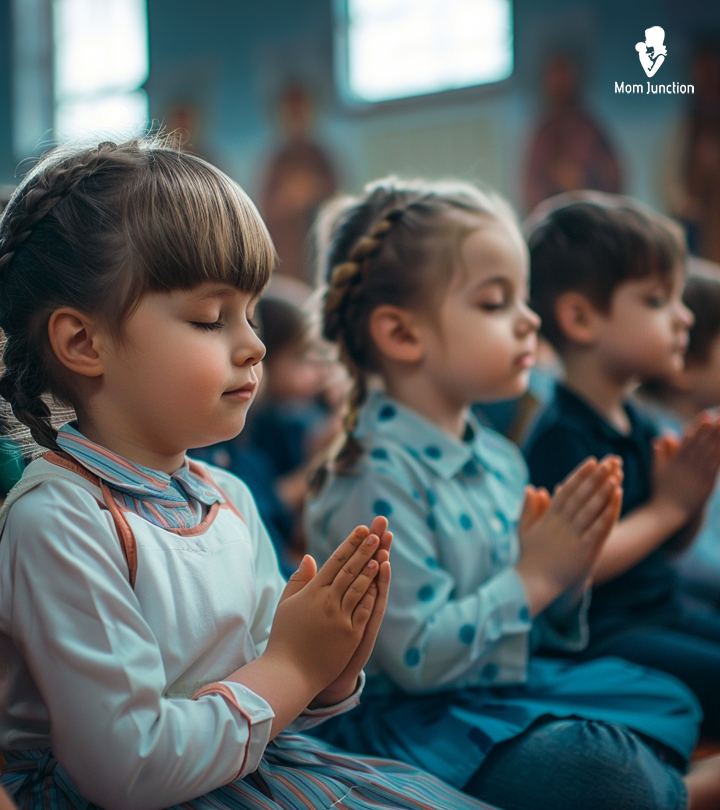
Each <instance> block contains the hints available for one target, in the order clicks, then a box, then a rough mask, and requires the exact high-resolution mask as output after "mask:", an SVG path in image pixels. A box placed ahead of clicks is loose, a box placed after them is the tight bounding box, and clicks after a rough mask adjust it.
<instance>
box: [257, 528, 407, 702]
mask: <svg viewBox="0 0 720 810" xmlns="http://www.w3.org/2000/svg"><path fill="white" fill-rule="evenodd" d="M386 529H387V520H386V519H385V518H376V519H375V521H373V524H372V529H370V530H369V529H368V528H367V527H365V526H359V527H357V528H356V529H355V530H354V531H353V532H352V534H351V535H350V536H349V537H348V538H347V539H346V540H345V542H344V543H342V545H340V546H339V547H338V549H337V551H336V552H335V553H334V554H333V556H332V557H331V558H330V559H329V560H328V561H327V562H326V563H325V565H324V566H323V567H322V568H321V569H320V570H319V571H317V572H316V568H315V561H314V560H313V558H312V557H309V556H306V557H305V558H304V559H303V561H302V563H301V564H300V567H299V568H298V570H297V571H296V572H295V574H293V576H292V577H291V578H290V581H289V582H288V584H287V587H286V588H285V591H284V592H283V595H282V597H281V598H280V602H279V604H278V607H277V610H276V613H275V618H274V621H273V626H272V630H271V633H270V638H269V639H268V645H267V649H266V652H265V655H267V656H271V657H273V658H277V659H278V660H280V661H284V662H285V663H286V664H287V666H288V667H289V668H290V669H291V670H297V671H298V673H299V674H301V676H302V677H304V678H305V679H306V681H307V683H308V684H309V686H310V690H311V692H312V693H313V694H314V695H318V694H319V693H321V692H323V691H324V690H326V689H327V688H328V687H330V686H331V685H334V689H333V691H334V692H335V693H336V694H337V695H338V696H339V699H340V700H341V699H343V698H344V697H347V696H348V694H349V693H351V692H352V691H353V689H354V688H355V683H356V682H357V677H358V675H359V673H360V670H361V669H362V666H363V665H364V664H365V662H366V660H367V657H368V656H369V655H370V652H371V650H372V646H373V643H374V639H375V636H376V635H377V630H378V629H379V626H380V622H381V621H382V616H383V613H384V610H385V604H386V602H387V591H388V586H389V581H390V563H389V562H388V552H389V546H390V542H391V540H392V535H391V534H390V532H387V531H386ZM381 572H382V575H381V576H380V574H381ZM376 580H377V583H379V585H378V584H377V583H376ZM376 607H377V610H376ZM371 619H372V622H371ZM368 625H370V627H368ZM368 629H369V630H370V632H369V633H366V631H367V630H368ZM361 647H362V650H361V652H363V653H365V655H364V659H363V660H362V661H359V659H361V658H362V657H363V656H362V655H358V652H359V650H360V648H361ZM351 661H352V662H353V664H354V665H355V666H353V667H351V666H350V664H351ZM358 663H359V666H358ZM350 669H354V670H356V671H354V672H349V670H350ZM342 676H345V679H344V682H345V683H347V684H349V685H350V689H349V690H347V691H346V693H345V694H344V695H340V689H339V688H338V687H341V686H342V682H343V678H342ZM338 681H341V683H337V682H338ZM350 681H351V682H352V683H350Z"/></svg>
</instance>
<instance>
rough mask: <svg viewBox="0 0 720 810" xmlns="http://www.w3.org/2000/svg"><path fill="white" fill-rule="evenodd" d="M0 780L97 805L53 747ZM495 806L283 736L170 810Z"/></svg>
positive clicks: (83, 809) (28, 754)
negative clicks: (226, 780) (251, 762)
mask: <svg viewBox="0 0 720 810" xmlns="http://www.w3.org/2000/svg"><path fill="white" fill-rule="evenodd" d="M8 759H9V761H8V764H7V765H6V766H5V768H4V770H3V772H2V777H0V784H2V785H3V787H4V788H5V789H6V790H7V791H8V793H9V794H10V795H11V796H12V797H13V798H14V800H15V801H16V802H17V804H18V807H19V808H21V810H99V808H97V807H96V805H94V804H91V803H90V802H88V801H87V800H86V799H83V798H82V796H81V795H80V794H79V793H78V792H77V789H76V788H75V787H74V785H73V783H72V781H71V779H70V778H69V776H68V775H67V773H66V772H65V770H64V769H63V767H62V766H61V765H60V764H59V763H58V762H57V760H56V759H55V758H54V757H53V756H52V753H51V752H50V751H21V752H14V753H13V754H11V755H10V756H9V758H8ZM181 808H184V809H185V810H330V808H338V809H339V810H340V809H342V810H391V808H392V810H493V808H491V806H490V805H488V804H485V803H484V802H481V801H478V800H477V799H472V798H470V796H466V795H465V794H463V793H459V792H457V791H456V790H454V789H453V788H451V787H450V786H449V785H446V784H445V783H444V782H441V781H440V780H439V779H436V778H435V777H434V776H431V775H430V774H427V773H425V772H424V771H419V770H417V769H415V768H413V767H412V766H410V765H405V764H404V763H401V762H395V761H393V760H388V759H378V758H371V757H356V756H354V755H353V754H348V753H345V752H343V751H339V750H337V749H335V748H332V747H331V746H330V745H328V744H327V743H323V742H322V741H320V740H316V739H312V738H308V737H303V736H301V735H297V734H281V735H280V736H278V737H276V738H275V740H274V741H273V742H271V743H270V744H269V745H268V747H267V749H266V751H265V756H264V757H263V760H262V762H261V764H260V767H259V768H258V770H257V771H256V772H255V773H253V774H250V776H248V777H247V778H245V779H241V780H238V781H237V782H233V783H231V784H229V785H225V786H224V787H221V788H218V789H217V790H213V791H212V792H211V793H207V794H205V795H204V796H200V797H199V798H196V799H191V800H189V801H187V802H185V803H183V804H182V805H176V806H175V807H173V808H170V810H181Z"/></svg>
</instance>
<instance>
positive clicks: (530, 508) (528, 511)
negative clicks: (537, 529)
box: [518, 484, 537, 534]
mask: <svg viewBox="0 0 720 810" xmlns="http://www.w3.org/2000/svg"><path fill="white" fill-rule="evenodd" d="M524 491H525V499H524V500H523V505H522V512H521V513H520V520H519V521H518V532H519V533H520V534H522V533H523V532H524V531H525V529H528V528H530V526H532V524H533V523H534V522H535V493H536V492H537V490H536V489H535V487H534V486H532V484H528V485H527V486H526V487H525V490H524Z"/></svg>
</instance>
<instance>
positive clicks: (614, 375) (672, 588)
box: [525, 198, 720, 736]
mask: <svg viewBox="0 0 720 810" xmlns="http://www.w3.org/2000/svg"><path fill="white" fill-rule="evenodd" d="M529 241H530V254H531V268H532V270H531V299H532V306H533V308H534V309H535V310H536V311H537V312H538V313H539V314H540V315H541V317H542V319H543V325H542V332H543V333H544V335H545V337H547V339H548V340H549V341H550V342H551V343H552V344H553V346H554V347H555V349H556V350H557V351H558V352H559V354H560V357H561V359H562V363H563V367H564V380H563V382H562V383H561V384H558V385H557V388H556V391H555V395H554V397H553V399H552V400H551V402H550V403H549V405H548V407H547V408H546V410H545V411H544V412H543V413H542V414H541V416H540V418H539V419H538V421H537V422H536V424H535V427H534V429H533V431H532V433H531V435H530V437H529V439H528V441H527V443H526V445H525V455H526V458H527V461H528V465H529V468H530V477H531V480H532V482H533V484H534V485H536V486H542V487H546V488H548V489H550V490H552V488H553V487H554V486H555V485H556V484H558V483H559V482H560V481H561V480H562V479H563V478H564V477H565V476H566V475H567V473H568V472H569V471H570V470H572V469H573V468H574V467H575V466H577V464H578V463H580V462H581V461H583V460H584V459H585V458H587V457H588V456H597V457H598V458H599V457H601V456H604V455H605V454H607V453H613V454H615V455H619V456H621V457H622V459H623V465H624V473H625V474H624V482H623V488H624V501H623V509H622V515H621V520H620V521H619V523H618V524H617V526H616V528H615V529H614V530H613V532H612V534H611V536H610V538H609V539H608V541H607V543H606V544H605V547H604V548H603V551H602V552H601V554H600V557H599V561H598V564H597V566H596V569H595V572H594V583H595V588H594V593H593V602H592V605H591V608H590V613H589V621H590V644H589V646H588V648H587V649H586V651H585V652H584V653H583V655H584V657H586V658H587V657H596V656H601V655H618V656H621V657H623V658H626V659H628V660H631V661H634V662H636V663H640V664H644V665H647V666H652V667H656V668H658V669H662V670H665V671H666V672H669V673H671V674H673V675H675V676H677V677H679V678H680V679H681V680H683V681H685V683H686V684H688V686H690V687H691V688H692V689H693V690H694V691H695V693H696V695H697V696H698V698H699V699H700V702H701V703H702V706H703V709H704V711H705V730H706V732H707V733H710V734H713V735H714V736H720V690H718V688H717V685H718V683H720V613H719V612H717V611H711V610H703V611H700V610H699V609H691V608H689V607H687V606H686V605H684V604H683V603H682V602H681V601H680V598H679V589H678V585H677V580H676V575H675V573H674V570H673V568H672V567H671V565H670V562H669V560H668V554H669V553H670V552H672V551H676V550H678V549H679V548H680V547H682V546H683V545H684V544H687V543H688V542H690V540H691V539H692V537H693V535H694V533H695V531H696V530H697V527H698V525H699V521H700V519H701V516H702V511H703V508H704V506H705V502H706V500H707V498H708V496H709V494H710V492H711V491H712V489H713V485H714V483H715V479H716V476H717V472H718V469H719V468H720V422H718V420H717V419H713V418H711V417H710V416H709V415H706V414H704V415H702V416H701V417H699V418H698V419H696V420H695V421H694V422H693V423H692V424H691V426H690V427H689V428H688V430H687V431H686V433H685V435H684V436H683V438H682V439H681V440H674V439H671V438H669V437H665V436H663V437H659V436H658V435H657V431H656V429H655V428H654V426H653V424H652V422H651V421H650V420H649V419H648V418H647V417H645V416H643V415H642V414H641V413H640V412H639V411H638V410H637V409H636V408H634V407H633V406H632V404H631V403H630V402H628V401H627V397H628V395H629V393H630V391H631V390H632V389H633V388H634V387H635V386H636V385H637V384H638V383H639V382H641V381H643V380H647V379H653V378H662V377H666V376H668V375H669V374H670V373H672V372H673V371H677V370H679V369H681V368H682V367H683V363H684V353H685V350H686V348H687V341H688V330H689V329H690V327H691V326H692V323H693V317H692V314H691V312H690V311H689V310H688V309H687V308H686V307H685V306H684V304H683V302H682V298H681V294H682V289H683V284H684V281H685V267H684V265H685V246H684V239H683V237H682V234H681V232H680V230H679V228H678V227H677V226H676V225H675V224H674V223H673V222H672V221H670V220H668V219H666V218H664V217H661V216H659V215H657V214H655V213H653V212H651V211H649V210H647V209H645V208H643V207H641V206H640V205H638V204H635V203H633V202H632V201H629V200H628V199H627V198H610V201H609V202H598V201H595V202H584V201H581V202H574V203H570V204H567V205H562V206H561V207H558V208H555V209H554V210H551V212H550V213H549V214H548V215H547V216H546V218H545V219H544V220H543V221H542V222H540V223H539V224H538V225H537V227H536V228H535V230H534V231H533V233H532V234H531V236H530V240H529Z"/></svg>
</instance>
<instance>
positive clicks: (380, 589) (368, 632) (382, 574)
mask: <svg viewBox="0 0 720 810" xmlns="http://www.w3.org/2000/svg"><path fill="white" fill-rule="evenodd" d="M389 592H390V563H389V562H384V563H382V564H381V565H380V570H379V572H378V575H377V577H376V579H375V581H374V582H373V583H372V585H371V586H370V588H369V589H368V594H370V595H372V594H374V602H373V606H372V610H371V613H370V615H369V616H368V617H367V625H366V627H365V632H364V638H365V639H368V640H370V641H371V642H372V643H373V644H374V643H375V638H376V637H377V634H378V631H379V630H380V625H381V624H382V620H383V617H384V615H385V609H386V607H387V600H388V593H389ZM367 604H368V602H366V601H365V598H364V599H363V600H362V601H361V603H360V604H359V605H358V607H357V608H355V614H357V613H358V611H359V610H365V609H366V607H367ZM355 614H353V624H354V623H355V619H356V616H355ZM357 618H358V619H359V620H360V621H362V620H363V618H364V617H363V615H362V613H361V614H360V615H358V617H357Z"/></svg>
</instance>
